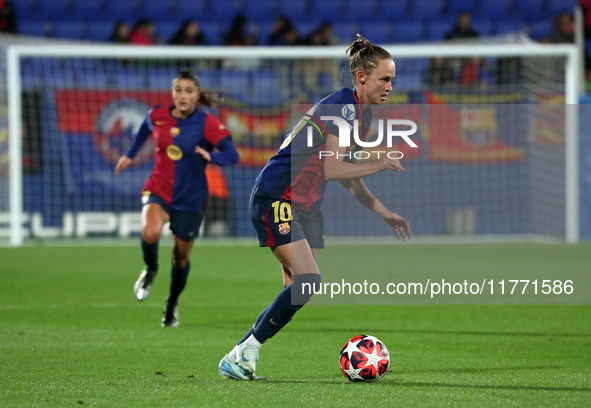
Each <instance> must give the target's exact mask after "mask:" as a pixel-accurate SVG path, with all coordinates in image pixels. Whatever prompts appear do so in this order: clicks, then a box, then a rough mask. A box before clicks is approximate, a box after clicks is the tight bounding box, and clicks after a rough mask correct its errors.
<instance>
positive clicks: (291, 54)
mask: <svg viewBox="0 0 591 408" xmlns="http://www.w3.org/2000/svg"><path fill="white" fill-rule="evenodd" d="M384 48H386V49H387V50H388V51H389V52H390V53H391V54H392V55H393V56H394V59H395V60H397V59H405V58H430V57H434V56H441V57H471V56H483V57H484V56H490V57H543V56H551V57H565V59H566V62H565V64H566V66H565V103H566V104H567V105H571V104H572V105H575V104H578V96H579V95H578V90H579V75H578V67H579V63H580V56H579V52H578V50H577V48H576V46H575V45H570V44H564V45H563V44H561V45H548V44H538V43H527V44H506V45H505V44H504V45H495V44H454V45H449V44H429V45H427V44H425V45H412V46H396V45H388V46H384ZM23 57H78V58H84V57H87V58H90V57H94V58H96V57H100V58H109V57H114V58H117V57H136V58H142V57H143V58H159V57H166V58H194V59H198V58H234V59H283V58H296V59H297V58H305V59H314V58H322V59H326V58H333V59H339V60H342V59H344V58H345V57H346V56H345V53H344V47H343V46H342V45H341V46H330V47H260V46H257V47H171V46H126V45H122V46H119V45H117V46H115V45H99V44H84V45H80V44H58V45H55V44H39V45H29V44H19V45H8V46H7V54H6V63H7V74H8V84H7V91H8V112H9V113H8V115H9V118H8V119H9V155H10V165H9V186H10V188H9V206H10V244H11V245H12V246H20V245H22V244H23V241H24V233H23V227H22V225H23V223H22V221H23V191H22V178H23V167H22V151H21V149H22V144H21V138H20V129H22V118H21V99H22V97H21V92H22V87H21V79H20V71H21V70H20V68H21V67H20V62H21V58H23ZM566 114H567V117H566V135H565V139H566V141H565V177H566V182H565V189H566V191H565V201H566V202H565V211H566V214H565V220H566V233H565V240H566V242H568V243H577V242H578V241H579V191H578V188H579V183H578V179H579V160H578V139H579V138H578V112H577V109H566Z"/></svg>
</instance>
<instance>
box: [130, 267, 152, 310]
mask: <svg viewBox="0 0 591 408" xmlns="http://www.w3.org/2000/svg"><path fill="white" fill-rule="evenodd" d="M155 277H156V274H155V273H154V274H152V273H148V269H144V270H143V271H142V273H141V274H140V277H139V278H138V280H137V281H136V282H135V285H134V287H133V293H134V294H135V298H136V299H137V300H139V301H140V302H141V301H142V300H144V299H146V298H147V297H148V295H149V294H150V289H152V283H154V278H155Z"/></svg>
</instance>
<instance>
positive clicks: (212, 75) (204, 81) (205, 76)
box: [197, 69, 220, 91]
mask: <svg viewBox="0 0 591 408" xmlns="http://www.w3.org/2000/svg"><path fill="white" fill-rule="evenodd" d="M197 74H198V75H199V82H200V85H201V87H202V88H204V89H208V90H210V91H218V90H219V89H220V73H219V70H217V69H212V70H205V69H200V70H197Z"/></svg>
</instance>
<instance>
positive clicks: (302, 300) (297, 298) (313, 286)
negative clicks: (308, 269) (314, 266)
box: [291, 273, 322, 306]
mask: <svg viewBox="0 0 591 408" xmlns="http://www.w3.org/2000/svg"><path fill="white" fill-rule="evenodd" d="M321 284H322V278H321V277H320V275H319V274H317V273H305V274H302V275H293V282H292V284H291V304H292V305H300V306H301V305H305V304H306V303H308V301H309V300H310V298H311V297H312V295H313V294H314V293H320V290H321V289H322V287H321Z"/></svg>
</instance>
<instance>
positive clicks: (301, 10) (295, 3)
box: [277, 0, 312, 21]
mask: <svg viewBox="0 0 591 408" xmlns="http://www.w3.org/2000/svg"><path fill="white" fill-rule="evenodd" d="M277 14H278V15H283V16H289V18H291V19H292V21H296V20H301V19H305V18H307V17H312V16H310V12H309V8H308V2H307V1H304V0H278V1H277Z"/></svg>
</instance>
